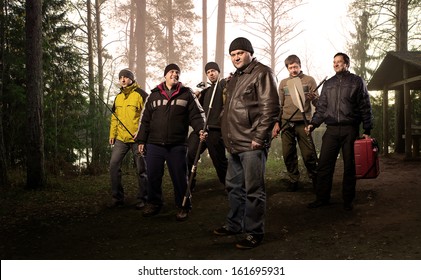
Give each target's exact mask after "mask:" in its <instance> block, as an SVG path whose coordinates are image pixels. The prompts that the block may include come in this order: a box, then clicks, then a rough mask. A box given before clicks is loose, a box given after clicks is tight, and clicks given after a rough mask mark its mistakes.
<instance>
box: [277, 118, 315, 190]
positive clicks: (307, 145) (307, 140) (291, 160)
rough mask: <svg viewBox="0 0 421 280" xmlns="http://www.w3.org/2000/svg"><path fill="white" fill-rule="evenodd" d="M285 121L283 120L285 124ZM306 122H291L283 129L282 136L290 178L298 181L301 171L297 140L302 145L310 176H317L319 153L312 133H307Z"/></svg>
mask: <svg viewBox="0 0 421 280" xmlns="http://www.w3.org/2000/svg"><path fill="white" fill-rule="evenodd" d="M284 123H285V121H284V122H283V124H284ZM304 127H305V124H304V122H290V124H287V125H286V126H285V129H283V131H282V134H281V138H282V155H283V157H284V163H285V166H286V168H287V170H288V176H289V180H290V181H291V182H298V180H299V178H300V171H299V169H298V155H297V142H298V146H299V147H300V151H301V156H302V157H303V162H304V165H305V167H306V169H307V173H308V176H309V177H310V178H313V177H314V176H316V168H317V154H316V150H315V147H314V144H313V139H312V138H311V135H307V134H306V132H305V130H304Z"/></svg>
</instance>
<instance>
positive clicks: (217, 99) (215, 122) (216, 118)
mask: <svg viewBox="0 0 421 280" xmlns="http://www.w3.org/2000/svg"><path fill="white" fill-rule="evenodd" d="M225 83H226V82H225V79H222V80H220V81H219V83H218V86H217V88H216V90H215V95H214V97H213V100H212V94H213V91H214V88H215V84H212V85H211V86H210V87H208V88H206V89H204V90H202V92H201V94H200V97H199V102H200V104H201V105H202V107H203V109H204V110H205V113H206V116H207V117H208V123H207V125H208V127H209V128H215V129H220V128H221V112H222V108H223V97H222V92H223V90H224V88H225ZM211 101H212V104H210V102H211ZM210 105H212V109H211V110H210V112H209V107H210Z"/></svg>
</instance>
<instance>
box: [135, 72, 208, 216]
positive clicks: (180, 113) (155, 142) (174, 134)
mask: <svg viewBox="0 0 421 280" xmlns="http://www.w3.org/2000/svg"><path fill="white" fill-rule="evenodd" d="M164 77H165V82H163V83H161V84H159V85H158V86H157V87H156V88H154V89H153V90H152V92H151V94H150V95H149V97H148V99H147V102H146V105H145V109H144V111H143V115H142V118H141V122H140V129H139V133H138V135H137V138H136V140H137V141H138V142H139V143H140V145H139V152H141V153H145V152H146V165H147V167H148V168H147V173H148V178H149V187H148V200H147V204H146V206H145V209H144V210H143V216H145V217H149V216H153V215H156V214H158V213H159V212H160V210H161V207H162V205H163V197H162V177H163V175H164V164H165V162H166V163H167V166H168V171H169V174H170V176H171V180H172V183H173V185H174V199H175V205H176V206H177V208H178V212H177V215H176V219H177V221H184V220H186V219H187V218H188V213H189V211H190V209H191V203H190V201H189V200H188V201H187V202H186V204H185V205H184V206H183V198H184V194H185V193H186V189H187V158H186V156H187V135H188V131H189V125H191V126H192V127H193V129H194V130H195V131H196V133H198V134H199V131H200V130H202V129H203V126H204V124H205V115H204V112H203V109H202V106H200V104H199V102H198V101H197V98H196V97H195V96H194V94H193V92H192V90H191V89H190V88H188V87H185V86H183V85H182V83H181V82H179V81H178V80H179V78H180V68H179V67H178V66H177V65H176V64H169V65H167V67H165V70H164ZM202 133H203V132H202ZM145 144H146V146H145Z"/></svg>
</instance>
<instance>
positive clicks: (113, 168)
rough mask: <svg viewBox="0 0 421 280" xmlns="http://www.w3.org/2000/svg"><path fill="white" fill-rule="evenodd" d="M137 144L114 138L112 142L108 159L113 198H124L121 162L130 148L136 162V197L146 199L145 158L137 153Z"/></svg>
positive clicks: (140, 199) (121, 199) (120, 199)
mask: <svg viewBox="0 0 421 280" xmlns="http://www.w3.org/2000/svg"><path fill="white" fill-rule="evenodd" d="M137 147H138V144H136V143H124V142H122V141H120V140H116V141H115V143H114V147H113V150H112V152H111V160H110V175H111V190H112V194H113V198H115V199H117V200H119V201H123V200H124V189H123V184H122V182H121V177H122V175H121V174H122V173H121V164H122V163H123V159H124V157H125V156H126V154H127V153H128V152H129V151H130V150H131V151H132V153H133V158H134V161H135V163H136V173H137V175H138V176H137V177H138V178H137V179H138V187H139V190H138V193H137V199H138V200H139V201H146V199H147V187H148V177H147V174H146V161H145V158H144V157H143V156H142V155H141V154H140V153H139V151H138V149H137Z"/></svg>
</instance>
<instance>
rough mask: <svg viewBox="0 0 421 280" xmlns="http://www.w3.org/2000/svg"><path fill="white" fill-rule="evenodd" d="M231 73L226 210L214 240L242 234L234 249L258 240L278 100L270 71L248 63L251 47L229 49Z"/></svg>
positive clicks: (225, 123) (244, 42)
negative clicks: (233, 68) (265, 178)
mask: <svg viewBox="0 0 421 280" xmlns="http://www.w3.org/2000/svg"><path fill="white" fill-rule="evenodd" d="M229 53H230V56H231V61H232V63H233V65H234V67H235V68H236V69H237V70H236V72H235V73H234V75H233V77H232V78H231V79H230V80H229V81H228V84H227V91H226V100H225V104H224V112H223V116H222V136H223V139H224V143H225V145H226V148H227V151H228V152H229V156H228V170H227V176H226V181H225V183H226V189H227V192H228V198H229V205H230V210H229V212H228V215H227V220H226V225H224V226H223V227H221V228H218V229H215V230H214V234H216V235H220V236H221V235H231V234H237V233H245V234H246V236H245V238H244V239H243V240H241V241H239V242H238V243H237V244H236V247H237V248H239V249H251V248H254V247H256V246H258V245H259V244H260V243H261V242H262V240H263V236H264V224H265V211H266V210H265V208H266V190H265V181H264V176H265V168H266V159H267V155H268V149H269V145H270V140H271V132H272V128H273V125H274V123H275V122H276V120H277V118H278V116H279V113H280V105H279V97H278V91H277V89H276V81H275V75H274V74H273V71H272V69H270V68H269V67H267V66H265V65H263V64H261V63H260V62H258V61H257V60H256V59H255V58H253V53H254V51H253V46H252V45H251V43H250V41H249V40H248V39H246V38H243V37H239V38H237V39H235V40H234V41H232V43H231V44H230V47H229Z"/></svg>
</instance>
